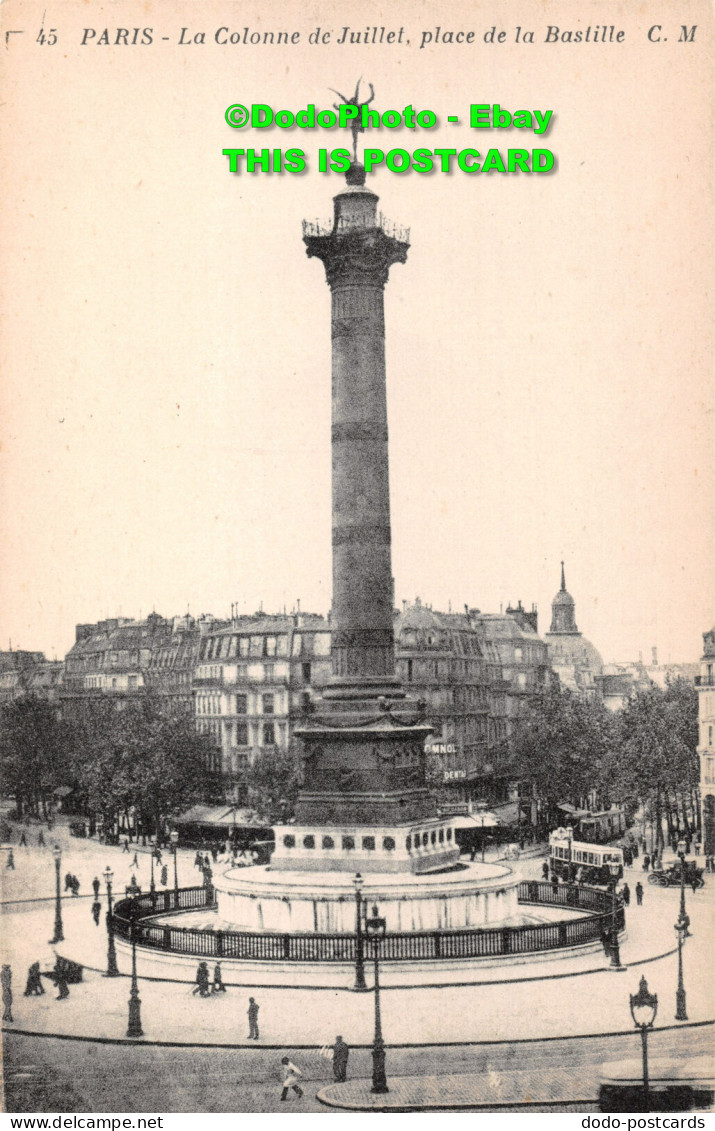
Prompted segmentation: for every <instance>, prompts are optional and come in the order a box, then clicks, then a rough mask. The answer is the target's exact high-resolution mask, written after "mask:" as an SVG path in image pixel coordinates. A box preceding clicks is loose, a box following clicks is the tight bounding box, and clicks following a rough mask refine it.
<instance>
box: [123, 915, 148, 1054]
mask: <svg viewBox="0 0 715 1131" xmlns="http://www.w3.org/2000/svg"><path fill="white" fill-rule="evenodd" d="M138 914H139V905H138V903H137V901H136V899H133V900H132V901H131V904H130V907H129V916H130V919H131V940H132V988H131V990H130V991H129V1024H128V1026H127V1036H128V1037H143V1036H144V1030H143V1029H142V1012H141V1010H142V1003H141V999H140V997H139V984H138V982H137V916H138Z"/></svg>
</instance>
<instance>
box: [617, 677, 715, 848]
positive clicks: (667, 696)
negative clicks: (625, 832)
mask: <svg viewBox="0 0 715 1131" xmlns="http://www.w3.org/2000/svg"><path fill="white" fill-rule="evenodd" d="M617 722H618V728H619V741H618V758H617V759H614V760H613V762H612V764H611V766H610V770H611V772H612V775H613V779H614V782H615V783H616V785H617V788H618V789H620V791H621V793H622V794H623V796H624V797H626V798H630V799H632V800H633V802H634V803H637V804H640V805H643V806H645V808H646V809H647V811H648V812H649V814H650V816H651V819H652V821H653V825H654V828H655V836H656V847H657V848H658V849H662V847H663V833H662V823H663V817H664V816H665V817H666V818H667V821H668V827H669V831H670V832H673V831H674V830H675V829H677V828H678V827H689V826H690V820H691V818H690V817H689V814H692V815H693V816H695V815H696V814H697V808H698V807H697V804H696V803H695V790H696V788H697V781H698V776H699V768H698V757H697V752H696V751H697V743H698V708H697V693H696V692H695V689H694V688H693V687H692V686H691V685H690V684H689V683H688V682H687V681H686V680H682V679H678V680H675V681H673V682H672V683H670V684H669V685H668V686H667V687H666V689H665V690H664V691H662V690H661V689H660V688H658V687H653V688H650V689H649V690H648V691H641V692H638V693H637V694H636V695H635V696H634V697H633V699H631V700H630V702H629V703H628V704H627V706H626V707H625V708H624V709H623V711H621V712H620V715H619V716H618V719H617ZM678 808H680V811H681V814H680V815H679V814H678Z"/></svg>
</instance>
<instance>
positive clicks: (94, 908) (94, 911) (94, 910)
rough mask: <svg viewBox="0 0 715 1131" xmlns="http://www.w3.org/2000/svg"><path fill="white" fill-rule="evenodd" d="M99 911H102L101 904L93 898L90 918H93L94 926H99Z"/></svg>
mask: <svg viewBox="0 0 715 1131" xmlns="http://www.w3.org/2000/svg"><path fill="white" fill-rule="evenodd" d="M101 911H102V904H101V903H100V902H99V900H98V899H95V901H94V903H93V904H92V918H93V919H94V925H95V927H98V926H99V916H100V913H101Z"/></svg>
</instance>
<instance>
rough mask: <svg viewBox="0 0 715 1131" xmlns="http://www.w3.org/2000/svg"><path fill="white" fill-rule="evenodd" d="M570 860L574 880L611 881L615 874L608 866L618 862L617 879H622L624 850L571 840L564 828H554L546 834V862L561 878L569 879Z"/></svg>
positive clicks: (589, 882) (599, 882)
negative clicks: (547, 851) (547, 849)
mask: <svg viewBox="0 0 715 1131" xmlns="http://www.w3.org/2000/svg"><path fill="white" fill-rule="evenodd" d="M569 863H570V864H571V872H572V875H573V879H575V880H577V881H578V880H580V881H581V882H582V883H584V884H604V885H607V884H610V883H611V881H612V880H613V878H614V876H613V873H612V871H611V865H612V864H617V865H618V872H617V874H616V879H617V880H619V879H622V878H623V853H622V851H621V849H620V848H613V847H612V846H611V845H603V844H586V843H585V842H583V841H579V840H572V839H571V837H570V836H569V835H568V833H567V831H566V829H556V830H555V831H554V832H552V834H551V836H550V837H549V864H550V868H551V872H552V874H553V873H554V872H555V873H556V875H557V876H560V877H561V878H562V879H564V880H568V879H569Z"/></svg>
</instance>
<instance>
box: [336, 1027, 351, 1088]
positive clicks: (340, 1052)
mask: <svg viewBox="0 0 715 1131" xmlns="http://www.w3.org/2000/svg"><path fill="white" fill-rule="evenodd" d="M349 1055H350V1049H349V1048H348V1046H347V1045H346V1044H345V1041H344V1040H343V1038H342V1037H336V1038H335V1044H334V1045H333V1076H334V1077H335V1079H336V1080H337V1081H338V1083H339V1084H342V1083H343V1082H344V1081H345V1080H346V1079H347V1075H348V1057H349Z"/></svg>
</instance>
